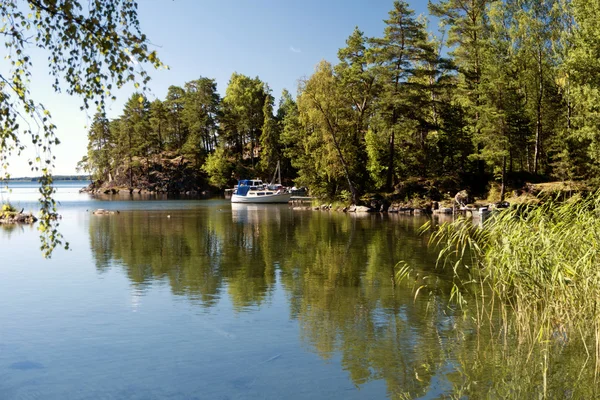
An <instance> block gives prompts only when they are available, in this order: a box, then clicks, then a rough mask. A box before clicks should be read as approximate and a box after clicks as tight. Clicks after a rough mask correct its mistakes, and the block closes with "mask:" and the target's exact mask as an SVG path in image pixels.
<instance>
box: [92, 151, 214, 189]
mask: <svg viewBox="0 0 600 400" xmlns="http://www.w3.org/2000/svg"><path fill="white" fill-rule="evenodd" d="M132 165H134V166H133V167H132V168H131V169H130V168H129V164H128V161H127V160H125V161H123V164H121V165H120V166H118V167H117V168H116V170H114V171H113V173H111V175H110V177H111V180H110V181H109V180H105V181H103V180H97V181H94V182H92V183H91V184H90V185H89V186H87V187H85V188H83V189H81V190H80V192H85V193H90V194H94V195H154V194H181V195H188V196H203V197H204V196H209V195H210V192H209V191H208V190H209V186H208V184H207V183H206V182H207V181H206V176H205V175H204V173H203V172H202V170H201V169H200V167H199V166H198V165H197V163H196V162H195V161H194V160H190V159H188V158H185V157H183V156H181V155H177V154H175V153H170V152H163V153H162V154H160V155H154V156H152V157H150V158H148V159H145V158H134V159H133V160H132ZM130 174H131V176H130Z"/></svg>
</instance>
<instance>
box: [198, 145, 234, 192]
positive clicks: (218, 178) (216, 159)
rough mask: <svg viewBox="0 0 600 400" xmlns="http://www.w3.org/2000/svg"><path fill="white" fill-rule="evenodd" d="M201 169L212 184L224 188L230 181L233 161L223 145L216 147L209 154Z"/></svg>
mask: <svg viewBox="0 0 600 400" xmlns="http://www.w3.org/2000/svg"><path fill="white" fill-rule="evenodd" d="M202 169H203V170H204V172H206V173H207V174H208V179H209V182H210V184H211V185H213V186H216V187H218V188H225V187H227V185H228V184H230V183H231V173H232V171H233V163H232V162H231V160H230V159H229V157H228V152H227V150H226V149H225V148H224V147H218V148H217V149H216V150H215V151H214V152H213V153H211V154H209V155H208V157H207V158H206V162H205V163H204V165H203V166H202Z"/></svg>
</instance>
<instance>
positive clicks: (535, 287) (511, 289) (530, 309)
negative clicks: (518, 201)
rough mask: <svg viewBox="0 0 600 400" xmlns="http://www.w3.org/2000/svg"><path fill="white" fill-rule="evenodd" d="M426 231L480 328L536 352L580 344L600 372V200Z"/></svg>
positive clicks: (403, 273) (523, 209) (520, 210)
mask: <svg viewBox="0 0 600 400" xmlns="http://www.w3.org/2000/svg"><path fill="white" fill-rule="evenodd" d="M423 229H424V230H429V231H431V239H430V243H431V244H432V245H435V246H439V256H438V261H437V266H438V267H439V268H444V269H450V270H451V271H452V275H453V277H454V287H453V290H452V298H453V299H454V300H455V301H456V302H457V303H459V304H460V305H462V306H464V305H466V304H467V303H469V307H465V309H467V308H468V309H469V310H475V311H470V312H472V313H473V314H474V315H473V318H474V319H476V320H477V322H478V323H479V324H480V326H493V327H497V328H499V329H495V330H496V331H497V332H501V334H502V335H505V336H509V335H513V336H514V338H516V339H517V340H518V342H519V343H529V344H531V345H532V348H533V347H534V346H536V345H537V344H544V343H546V344H547V343H554V344H556V343H568V342H569V343H572V342H573V341H579V342H581V343H582V344H583V348H585V351H586V352H587V353H588V356H590V358H591V357H593V358H594V359H595V361H596V363H595V366H596V373H598V372H599V371H600V307H599V305H600V304H599V302H600V193H596V194H595V195H591V196H587V197H573V198H571V199H569V200H567V201H564V202H558V201H547V202H545V203H544V204H542V205H539V206H535V207H527V206H519V207H516V208H512V209H509V210H506V211H502V212H499V213H498V214H496V215H494V216H493V217H492V218H490V219H488V220H487V221H486V222H485V223H484V225H483V227H482V228H480V227H477V226H475V225H473V223H472V221H470V220H465V219H460V220H457V221H455V222H452V223H446V224H444V225H442V226H440V227H436V228H434V227H433V226H431V224H429V225H427V226H425V227H424V228H423ZM408 275H409V272H408V270H407V268H403V269H401V270H400V271H399V272H398V274H397V278H398V279H403V278H405V277H407V276H408ZM488 322H489V324H488ZM497 324H500V326H498V325H497Z"/></svg>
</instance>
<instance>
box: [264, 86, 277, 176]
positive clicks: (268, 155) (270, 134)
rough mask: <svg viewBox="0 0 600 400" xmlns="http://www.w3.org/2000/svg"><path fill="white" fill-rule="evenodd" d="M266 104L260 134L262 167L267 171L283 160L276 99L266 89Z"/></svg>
mask: <svg viewBox="0 0 600 400" xmlns="http://www.w3.org/2000/svg"><path fill="white" fill-rule="evenodd" d="M265 92H266V93H267V96H266V97H265V105H264V106H263V115H264V122H263V126H262V133H261V135H260V167H261V169H262V170H263V171H264V172H266V171H269V170H271V169H272V168H274V166H275V165H276V164H277V162H278V161H281V158H282V154H281V138H280V135H281V130H280V126H279V125H278V124H277V121H276V120H275V117H274V116H273V103H274V102H275V99H274V98H273V96H272V95H271V93H270V89H268V88H267V89H266V90H265Z"/></svg>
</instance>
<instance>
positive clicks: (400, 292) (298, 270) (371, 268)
mask: <svg viewBox="0 0 600 400" xmlns="http://www.w3.org/2000/svg"><path fill="white" fill-rule="evenodd" d="M81 186H83V184H82V183H81V182H75V183H67V182H62V183H59V184H58V185H57V187H58V193H57V194H56V199H57V200H58V202H59V204H60V208H59V212H60V214H61V215H62V219H61V220H60V231H61V232H62V234H63V235H64V237H65V238H66V240H68V241H69V243H70V247H71V250H69V251H64V250H57V251H55V253H54V254H53V256H52V259H50V260H44V259H42V256H41V253H40V251H39V245H40V243H39V237H38V232H37V230H36V226H0V254H1V258H0V305H1V306H0V399H280V398H285V399H383V398H402V399H408V398H424V399H434V398H446V397H447V396H449V395H450V394H453V393H457V391H458V388H464V387H465V385H467V384H468V385H469V387H470V382H471V380H473V381H475V379H476V378H477V377H468V376H466V374H465V373H464V368H463V367H461V363H462V362H465V360H462V359H461V355H460V354H462V355H463V356H464V357H465V359H466V363H467V364H469V363H471V362H472V361H474V359H470V355H471V354H475V352H474V350H473V348H474V347H476V346H475V343H476V340H475V338H474V334H473V332H472V331H470V330H469V329H462V330H457V323H459V322H460V320H461V317H460V316H456V315H454V314H455V312H453V311H452V310H451V308H449V307H447V300H448V299H447V296H446V295H445V294H444V293H448V292H449V290H448V289H449V287H450V283H449V280H448V279H447V278H446V277H444V276H442V275H440V274H439V272H438V271H436V270H435V269H434V264H435V255H433V254H432V253H431V252H430V251H428V250H427V238H425V237H422V236H420V235H419V234H418V233H417V230H418V227H419V226H420V225H421V224H422V223H423V222H424V219H418V218H416V219H415V218H407V217H399V216H383V215H379V214H377V215H363V216H357V215H352V216H351V215H346V214H342V213H327V212H311V211H293V210H291V209H290V208H288V206H279V205H264V206H253V205H241V206H237V207H236V206H234V207H232V205H231V204H230V203H229V202H227V201H225V200H195V199H165V198H141V197H133V198H128V197H118V196H113V197H104V198H93V197H91V196H90V195H88V194H79V193H78V190H79V188H80V187H81ZM12 188H13V190H12V192H10V193H8V192H6V191H3V192H2V193H1V196H2V199H1V200H2V201H7V200H10V202H11V203H12V204H14V205H16V206H17V207H19V208H25V209H26V210H29V209H32V210H35V207H36V203H35V201H36V198H37V188H36V186H35V184H31V183H27V184H25V183H18V184H13V185H12ZM133 200H134V201H133ZM97 208H104V209H110V210H115V211H117V210H118V213H115V214H114V215H109V216H96V215H92V213H91V211H92V210H94V209H97ZM399 260H405V261H407V262H409V263H411V264H412V265H414V266H416V267H417V269H418V270H420V271H422V275H428V279H429V280H430V281H429V283H428V285H429V286H431V287H435V288H436V289H435V290H431V291H430V292H429V294H427V295H424V296H417V297H415V296H414V290H413V288H411V287H408V286H407V285H400V286H396V285H394V284H393V280H392V276H393V274H394V272H395V265H396V263H397V262H398V261H399ZM436 299H437V300H440V301H435V300H436ZM458 331H460V332H458ZM459 342H460V343H461V349H462V351H463V352H462V353H460V354H458V353H457V352H456V349H455V347H456V344H457V343H459ZM489 362H490V365H489V368H490V369H494V366H495V365H496V364H497V363H498V362H500V363H501V362H502V360H501V359H500V360H499V361H498V360H495V361H494V360H490V361H489ZM486 376H489V373H488V375H486ZM475 384H476V383H475ZM536 385H537V383H534V384H533V387H534V389H535V388H536V387H538V386H536Z"/></svg>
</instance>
